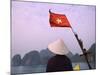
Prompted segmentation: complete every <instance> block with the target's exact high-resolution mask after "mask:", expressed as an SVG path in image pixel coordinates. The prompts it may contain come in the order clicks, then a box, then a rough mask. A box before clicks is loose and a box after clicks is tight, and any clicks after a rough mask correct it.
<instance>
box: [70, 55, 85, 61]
mask: <svg viewBox="0 0 100 75" xmlns="http://www.w3.org/2000/svg"><path fill="white" fill-rule="evenodd" d="M70 59H71V61H72V62H84V61H85V59H84V58H83V57H80V55H79V54H75V55H73V56H72V57H71V58H70Z"/></svg>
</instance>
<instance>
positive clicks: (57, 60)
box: [46, 55, 73, 72]
mask: <svg viewBox="0 0 100 75" xmlns="http://www.w3.org/2000/svg"><path fill="white" fill-rule="evenodd" d="M72 70H73V67H72V62H71V61H70V59H69V58H68V57H67V56H65V55H56V56H54V57H52V58H51V59H50V60H49V61H48V64H47V69H46V72H57V71H72Z"/></svg>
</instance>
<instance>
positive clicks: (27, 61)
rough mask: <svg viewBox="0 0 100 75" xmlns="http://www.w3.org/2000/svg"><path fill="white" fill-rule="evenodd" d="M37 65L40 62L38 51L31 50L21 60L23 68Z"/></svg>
mask: <svg viewBox="0 0 100 75" xmlns="http://www.w3.org/2000/svg"><path fill="white" fill-rule="evenodd" d="M39 64H41V61H40V54H39V52H38V51H34V50H33V51H31V52H29V53H27V54H25V56H24V57H23V59H22V65H23V66H34V65H39Z"/></svg>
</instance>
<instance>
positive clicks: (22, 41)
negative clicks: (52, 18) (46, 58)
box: [11, 1, 95, 56]
mask: <svg viewBox="0 0 100 75" xmlns="http://www.w3.org/2000/svg"><path fill="white" fill-rule="evenodd" d="M49 9H51V11H52V12H55V13H61V14H65V15H66V16H67V18H68V20H69V22H70V24H71V26H72V27H73V29H74V31H75V32H76V33H77V34H78V36H79V38H81V39H82V40H83V44H84V48H86V49H89V48H90V46H91V45H92V44H93V43H95V6H83V5H82V6H81V5H67V4H50V3H35V2H20V1H12V48H11V49H12V56H13V55H15V54H21V55H22V56H23V55H24V54H25V53H27V52H29V51H31V50H38V51H40V50H42V49H45V48H47V46H48V44H49V43H51V42H53V41H55V40H56V39H58V38H62V39H63V40H64V42H65V44H66V45H67V47H68V49H69V50H70V51H71V52H72V53H73V54H75V53H79V54H80V53H81V49H80V47H79V45H78V43H77V41H76V39H75V37H74V34H73V33H72V31H71V29H70V28H58V27H57V28H51V27H50V24H49V12H48V11H49Z"/></svg>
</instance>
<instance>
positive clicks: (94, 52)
mask: <svg viewBox="0 0 100 75" xmlns="http://www.w3.org/2000/svg"><path fill="white" fill-rule="evenodd" d="M88 52H90V53H91V54H92V61H93V62H96V44H95V43H94V44H93V45H92V46H91V47H90V49H89V50H88Z"/></svg>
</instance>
